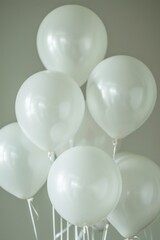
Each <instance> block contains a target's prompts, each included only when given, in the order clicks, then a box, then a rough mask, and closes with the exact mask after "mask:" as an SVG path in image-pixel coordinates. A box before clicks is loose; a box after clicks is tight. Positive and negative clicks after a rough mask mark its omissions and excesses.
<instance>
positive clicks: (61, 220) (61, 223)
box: [60, 217, 63, 240]
mask: <svg viewBox="0 0 160 240" xmlns="http://www.w3.org/2000/svg"><path fill="white" fill-rule="evenodd" d="M60 233H61V240H63V218H62V217H60Z"/></svg>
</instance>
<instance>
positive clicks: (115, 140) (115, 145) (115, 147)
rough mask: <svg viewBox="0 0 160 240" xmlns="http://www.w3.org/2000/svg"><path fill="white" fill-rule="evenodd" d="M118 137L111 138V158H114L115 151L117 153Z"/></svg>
mask: <svg viewBox="0 0 160 240" xmlns="http://www.w3.org/2000/svg"><path fill="white" fill-rule="evenodd" d="M119 141H120V140H119V139H118V138H114V139H112V145H113V160H114V161H115V160H116V153H117V146H118V144H119Z"/></svg>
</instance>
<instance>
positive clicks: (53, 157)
mask: <svg viewBox="0 0 160 240" xmlns="http://www.w3.org/2000/svg"><path fill="white" fill-rule="evenodd" d="M48 158H49V160H50V162H51V163H53V162H54V160H55V159H56V155H55V153H54V152H53V151H49V152H48Z"/></svg>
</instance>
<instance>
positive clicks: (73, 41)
mask: <svg viewBox="0 0 160 240" xmlns="http://www.w3.org/2000/svg"><path fill="white" fill-rule="evenodd" d="M37 49H38V53H39V56H40V59H41V60H42V63H43V64H44V66H45V67H46V68H47V69H49V70H58V71H62V72H64V73H67V74H69V75H70V76H72V77H73V78H74V79H75V80H76V81H77V83H78V84H79V85H80V86H81V85H82V84H83V83H84V82H85V81H86V80H87V79H88V76H89V73H90V72H91V71H92V69H93V68H94V67H95V66H96V64H97V63H99V62H100V61H102V59H103V58H104V56H105V54H106V49H107V32H106V29H105V26H104V24H103V23H102V21H101V20H100V18H99V17H98V16H97V15H96V14H95V13H94V12H92V11H91V10H90V9H88V8H85V7H83V6H79V5H65V6H61V7H58V8H56V9H54V10H53V11H52V12H50V13H49V14H48V15H47V16H46V17H45V18H44V20H43V21H42V23H41V25H40V27H39V30H38V34H37Z"/></svg>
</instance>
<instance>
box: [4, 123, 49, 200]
mask: <svg viewBox="0 0 160 240" xmlns="http://www.w3.org/2000/svg"><path fill="white" fill-rule="evenodd" d="M50 167H51V163H50V161H49V159H48V158H47V154H46V153H45V152H43V151H41V150H40V149H39V148H37V147H36V146H35V145H33V144H32V143H31V142H30V141H29V140H28V139H27V138H26V137H25V135H24V134H23V133H22V131H21V130H20V127H19V126H18V124H17V123H12V124H9V125H7V126H5V127H3V128H2V129H1V130H0V186H1V187H2V188H3V189H4V190H6V191H7V192H9V193H11V194H13V195H14V196H16V197H18V198H20V199H27V198H30V197H32V196H34V195H35V194H36V193H37V192H38V191H39V189H40V188H41V187H42V186H43V184H44V183H45V181H46V179H47V176H48V172H49V169H50Z"/></svg>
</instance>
